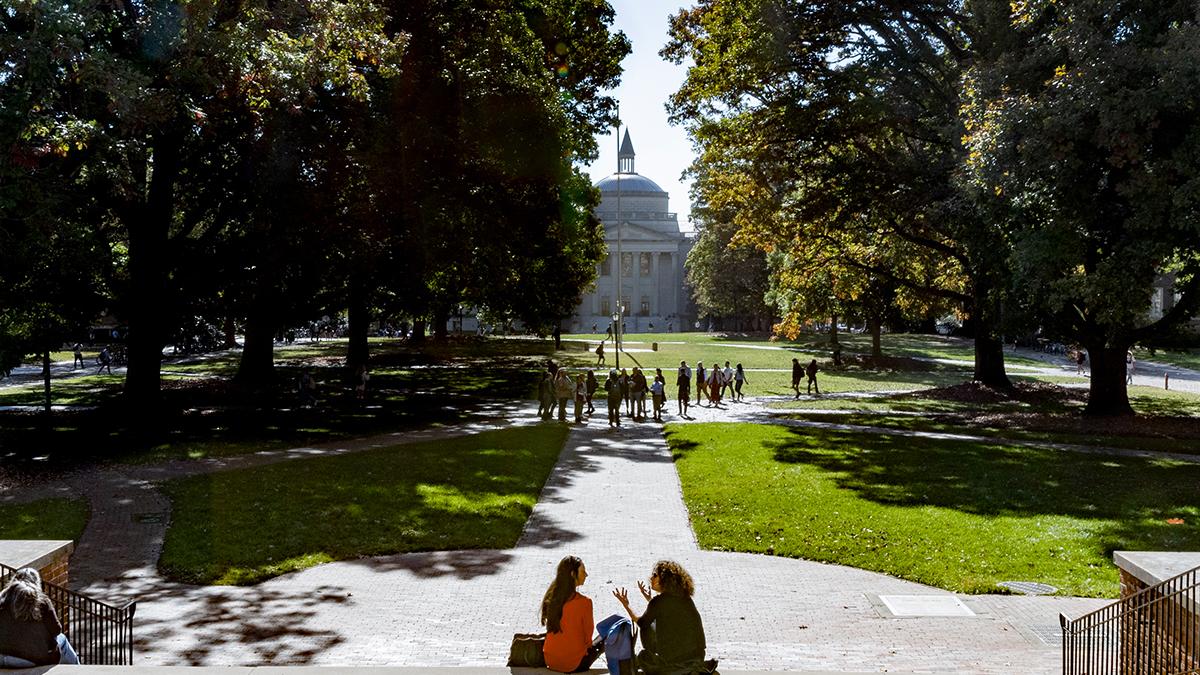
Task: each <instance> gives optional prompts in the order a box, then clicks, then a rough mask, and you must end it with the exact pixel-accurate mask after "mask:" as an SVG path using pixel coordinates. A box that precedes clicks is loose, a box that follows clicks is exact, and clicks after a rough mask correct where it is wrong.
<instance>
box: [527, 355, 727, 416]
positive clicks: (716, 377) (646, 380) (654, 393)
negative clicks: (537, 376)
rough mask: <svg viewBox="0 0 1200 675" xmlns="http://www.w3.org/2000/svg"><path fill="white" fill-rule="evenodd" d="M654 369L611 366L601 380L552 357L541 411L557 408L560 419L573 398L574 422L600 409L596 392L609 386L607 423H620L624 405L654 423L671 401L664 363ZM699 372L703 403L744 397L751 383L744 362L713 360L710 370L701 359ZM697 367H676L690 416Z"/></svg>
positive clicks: (682, 410)
mask: <svg viewBox="0 0 1200 675" xmlns="http://www.w3.org/2000/svg"><path fill="white" fill-rule="evenodd" d="M648 372H649V369H647V370H646V371H643V370H642V369H641V368H634V369H633V371H632V372H630V371H629V369H627V368H622V369H621V370H620V371H619V372H618V371H617V369H616V368H613V369H612V370H609V371H608V376H607V378H606V379H605V380H604V382H603V383H601V382H600V381H599V380H598V379H597V378H596V373H595V371H593V370H590V369H589V370H587V371H585V372H581V373H577V374H575V376H574V377H571V375H570V374H569V373H567V371H566V370H565V369H563V368H559V367H558V366H557V365H556V364H555V363H554V362H553V361H551V362H550V363H549V365H548V366H547V368H546V370H545V371H543V373H542V379H541V382H539V384H538V404H539V405H538V416H539V417H541V418H542V419H547V420H548V419H551V418H552V417H553V416H554V411H555V410H556V409H557V411H558V420H559V421H560V422H566V421H567V405H568V403H574V411H575V423H576V424H582V423H583V421H584V418H585V417H587V416H589V415H591V414H593V413H595V412H596V407H595V404H594V399H595V396H596V392H597V391H599V390H600V389H601V388H603V389H604V396H605V398H606V399H607V402H608V425H609V426H610V427H611V426H618V427H619V426H621V412H622V405H624V413H625V417H628V418H629V419H633V420H639V421H640V420H643V419H646V416H647V414H649V415H650V419H652V420H654V421H655V422H662V421H663V418H662V415H663V409H664V408H665V407H666V402H667V378H666V376H665V375H664V374H663V371H662V368H655V369H654V373H653V375H648ZM694 375H695V392H696V402H697V404H698V405H701V406H704V407H710V406H711V407H718V408H719V407H721V401H722V400H724V399H725V398H726V397H732V399H733V400H734V401H741V400H744V399H745V395H744V394H743V393H742V387H743V386H744V385H746V384H748V383H749V382H750V380H749V378H747V377H746V371H745V369H744V368H742V364H740V363H739V364H737V367H736V368H733V367H730V365H729V362H728V361H726V362H725V367H724V368H721V367H720V366H718V365H717V364H715V363H714V364H713V365H712V367H711V368H708V369H705V367H704V362H702V361H697V362H696V369H695V371H694ZM692 382H693V370H692V368H691V367H690V366H688V364H687V362H686V361H680V362H679V370H678V371H676V376H675V386H676V390H677V392H678V394H677V397H676V398H677V400H678V403H679V415H680V416H681V417H687V412H688V408H689V406H690V405H691V392H692V386H693V384H692ZM647 397H649V399H650V406H651V408H650V410H649V411H647V409H646V399H647Z"/></svg>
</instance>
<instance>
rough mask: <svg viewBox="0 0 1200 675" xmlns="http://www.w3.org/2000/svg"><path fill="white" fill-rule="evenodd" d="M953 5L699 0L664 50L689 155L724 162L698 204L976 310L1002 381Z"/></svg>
mask: <svg viewBox="0 0 1200 675" xmlns="http://www.w3.org/2000/svg"><path fill="white" fill-rule="evenodd" d="M959 10H960V7H959V3H957V2H953V1H950V0H947V1H945V2H936V1H925V2H915V3H900V4H897V3H890V2H881V1H879V0H850V1H837V2H835V1H833V0H820V1H811V2H796V1H789V0H702V1H701V2H699V3H698V4H697V5H696V6H695V7H694V8H692V9H689V10H685V11H683V12H680V13H679V14H678V15H677V16H676V17H675V18H674V19H673V22H672V28H671V35H672V37H671V41H670V43H669V44H668V45H667V47H666V48H665V49H664V50H663V54H664V55H665V56H667V57H668V58H671V59H674V60H675V61H677V62H682V61H683V60H684V59H691V60H692V61H693V63H694V65H692V66H691V67H690V68H689V70H688V77H687V79H686V81H685V82H684V84H683V86H682V87H681V88H680V89H679V91H677V92H676V93H675V94H674V95H673V96H672V98H671V104H670V107H671V110H672V113H673V115H674V119H676V120H678V121H681V122H684V123H686V124H687V125H688V126H689V131H690V133H691V135H692V137H693V139H694V140H695V142H696V144H697V145H698V147H699V148H700V151H701V156H700V159H699V162H701V163H707V164H711V165H718V164H719V165H720V166H721V167H722V169H721V172H722V173H724V174H726V175H727V176H728V177H727V178H726V179H725V180H723V181H719V182H714V183H712V188H713V189H712V190H711V191H707V192H704V193H703V194H702V197H704V198H705V201H706V202H708V203H714V204H716V203H728V204H730V205H731V206H732V207H733V208H734V209H735V210H736V211H737V212H738V214H739V217H738V222H739V225H740V226H741V227H742V229H743V230H744V232H745V235H746V236H747V237H749V238H752V239H755V240H757V241H759V242H760V243H761V245H762V246H764V248H767V249H770V250H781V251H782V252H784V253H786V254H788V255H787V256H786V257H784V258H782V260H783V261H785V262H786V261H791V262H792V263H793V264H797V265H807V266H810V265H812V264H813V262H814V257H813V255H812V252H813V251H814V250H816V251H820V252H821V254H822V256H823V257H826V258H828V259H835V258H836V260H837V261H838V266H839V267H841V268H845V269H847V270H849V269H853V270H857V273H858V274H860V275H861V276H862V278H863V279H865V280H876V281H877V282H882V283H885V284H887V285H892V286H894V287H896V288H903V289H907V291H908V292H913V293H921V294H923V295H925V296H926V297H927V298H928V299H930V301H936V300H950V301H953V302H956V303H959V304H960V306H961V308H962V310H963V311H964V312H965V313H967V314H969V315H971V316H972V317H973V318H974V320H975V321H974V324H975V326H976V362H975V378H976V379H977V380H979V381H981V382H984V383H988V384H994V385H1001V386H1006V385H1008V384H1009V381H1008V378H1007V375H1006V374H1005V371H1004V360H1003V351H1002V349H1001V341H1000V338H999V332H998V320H999V318H1000V317H999V307H1000V305H1001V301H1002V298H1003V291H1004V290H1005V288H1006V286H1007V279H1006V277H1005V271H1004V265H1005V263H1006V258H1005V256H1004V251H1005V248H1004V244H1005V242H1004V240H1003V237H1002V236H1001V232H1000V231H999V230H997V229H995V228H993V227H991V226H990V223H989V222H988V221H987V220H986V219H985V218H984V213H982V212H981V210H980V209H979V208H978V207H977V206H976V204H975V203H974V202H973V201H972V200H970V199H969V198H968V195H967V194H966V193H965V191H964V190H962V189H961V187H960V186H959V176H958V172H959V170H960V167H961V159H962V154H963V150H962V147H961V144H960V138H961V135H962V130H961V126H960V124H959V121H958V107H959V75H960V73H961V70H962V68H963V67H964V65H965V64H966V63H969V61H970V58H971V52H970V44H971V41H970V37H969V32H968V31H969V30H970V29H971V28H972V25H971V24H970V21H969V18H970V17H969V16H966V15H964V14H962V13H961V12H960V11H959ZM881 248H882V249H884V250H882V251H881ZM905 249H907V250H909V251H912V252H913V253H912V256H911V257H910V256H904V257H902V258H901V257H897V256H895V255H892V254H891V253H892V252H893V251H900V250H905ZM899 260H905V261H911V262H906V263H905V264H898V262H897V261H899ZM831 271H834V272H836V270H831ZM803 274H804V271H803V270H797V272H796V274H793V275H790V276H791V277H792V278H796V279H804V278H806V277H804V276H803ZM783 280H784V281H786V279H783ZM876 281H872V283H876ZM793 290H794V291H795V292H797V293H799V292H807V291H805V289H803V288H802V287H797V288H795V289H793ZM817 300H819V299H814V300H812V301H810V302H807V303H805V304H807V305H809V306H813V305H815V304H817V302H816V301H817Z"/></svg>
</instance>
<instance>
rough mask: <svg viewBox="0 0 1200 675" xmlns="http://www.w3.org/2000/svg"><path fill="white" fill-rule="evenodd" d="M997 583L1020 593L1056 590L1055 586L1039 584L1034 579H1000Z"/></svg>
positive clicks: (1047, 593) (1036, 593) (1028, 593)
mask: <svg viewBox="0 0 1200 675" xmlns="http://www.w3.org/2000/svg"><path fill="white" fill-rule="evenodd" d="M997 585H998V586H1003V587H1004V588H1007V589H1008V590H1010V591H1012V592H1014V593H1021V594H1022V595H1050V594H1051V593H1057V592H1058V589H1057V588H1055V587H1053V586H1051V585H1049V584H1039V583H1038V582H1036V581H1001V582H1000V583H999V584H997Z"/></svg>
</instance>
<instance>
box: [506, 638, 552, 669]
mask: <svg viewBox="0 0 1200 675" xmlns="http://www.w3.org/2000/svg"><path fill="white" fill-rule="evenodd" d="M545 646H546V634H545V633H517V634H516V635H513V639H512V646H511V647H509V648H508V665H509V666H518V667H529V668H545V667H546V655H545V654H544V653H542V650H543V649H544V648H545Z"/></svg>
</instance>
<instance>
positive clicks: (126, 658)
mask: <svg viewBox="0 0 1200 675" xmlns="http://www.w3.org/2000/svg"><path fill="white" fill-rule="evenodd" d="M15 572H16V570H15V569H13V568H11V567H8V566H7V565H3V564H0V588H3V587H4V586H7V585H8V580H9V579H11V578H12V575H13V573H15ZM42 590H43V591H44V592H45V593H46V595H47V596H49V597H50V602H51V603H53V605H54V610H55V611H56V612H58V620H59V622H61V623H62V626H63V632H64V633H66V635H67V638H68V639H70V640H71V646H72V647H74V648H75V651H76V652H77V653H78V654H79V660H80V661H81V662H82V663H85V664H88V665H97V666H129V665H133V614H134V612H135V611H136V610H137V603H136V602H130V603H128V604H126V605H124V606H123V607H113V606H112V605H107V604H105V603H103V602H100V601H99V600H93V599H91V598H89V597H87V596H86V595H80V594H79V593H76V592H74V591H70V590H67V589H66V588H63V587H62V586H58V585H56V584H52V583H49V582H46V581H43V582H42Z"/></svg>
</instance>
